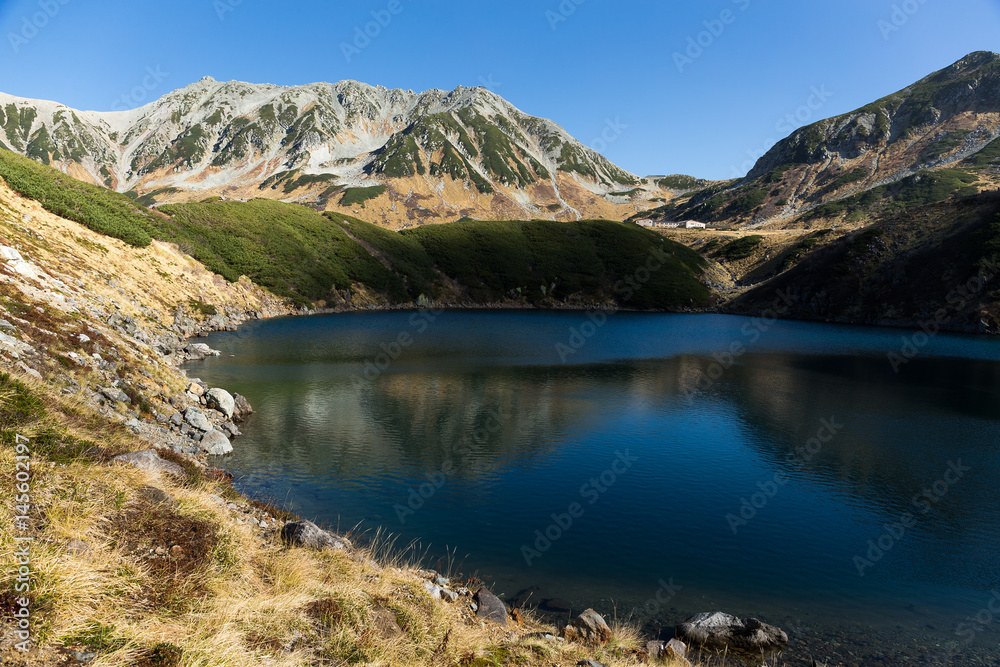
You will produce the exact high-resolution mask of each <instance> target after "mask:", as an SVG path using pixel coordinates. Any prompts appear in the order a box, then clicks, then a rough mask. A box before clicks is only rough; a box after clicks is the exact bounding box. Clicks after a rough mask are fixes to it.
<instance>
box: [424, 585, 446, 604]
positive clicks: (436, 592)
mask: <svg viewBox="0 0 1000 667" xmlns="http://www.w3.org/2000/svg"><path fill="white" fill-rule="evenodd" d="M424 590H425V591H427V592H428V593H430V595H431V597H432V598H434V599H435V600H440V599H441V590H442V589H441V587H440V586H436V585H434V584H432V583H431V582H429V581H425V582H424Z"/></svg>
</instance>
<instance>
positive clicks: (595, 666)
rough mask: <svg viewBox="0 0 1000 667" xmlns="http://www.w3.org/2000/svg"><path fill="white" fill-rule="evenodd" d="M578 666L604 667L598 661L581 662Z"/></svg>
mask: <svg viewBox="0 0 1000 667" xmlns="http://www.w3.org/2000/svg"><path fill="white" fill-rule="evenodd" d="M576 664H577V665H578V667H604V665H602V664H601V663H599V662H597V661H596V660H581V661H580V662H578V663H576Z"/></svg>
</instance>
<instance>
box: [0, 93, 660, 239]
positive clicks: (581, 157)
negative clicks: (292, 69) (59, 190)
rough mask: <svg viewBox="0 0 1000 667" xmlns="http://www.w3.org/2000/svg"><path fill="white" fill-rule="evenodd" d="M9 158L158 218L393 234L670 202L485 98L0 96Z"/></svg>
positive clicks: (538, 121)
mask: <svg viewBox="0 0 1000 667" xmlns="http://www.w3.org/2000/svg"><path fill="white" fill-rule="evenodd" d="M0 130H2V132H0V147H5V148H9V149H11V150H13V151H15V152H17V153H20V154H21V155H25V156H27V157H30V158H32V159H34V160H37V161H40V162H43V163H45V164H50V165H52V166H54V167H56V168H58V169H60V170H61V171H63V172H64V173H67V174H69V175H71V176H74V177H76V178H79V179H81V180H84V181H87V182H90V183H93V184H97V185H103V186H105V187H107V188H110V189H113V190H116V191H118V192H122V193H131V195H132V196H134V197H135V198H136V199H139V200H141V201H142V203H144V204H147V205H152V204H154V203H177V202H188V201H198V200H201V199H205V198H207V197H218V196H221V197H224V198H228V199H244V200H249V199H254V198H259V197H264V198H269V199H277V200H282V201H289V202H299V203H306V204H309V205H310V206H313V207H316V208H319V209H321V210H339V211H341V212H344V213H351V212H360V208H361V207H362V206H363V207H364V209H365V217H366V218H367V219H369V220H371V221H372V222H377V223H380V224H384V225H386V226H390V227H405V226H414V225H417V224H421V223H424V222H445V221H454V220H458V219H460V218H463V217H467V218H476V219H532V218H543V219H552V220H563V221H570V220H579V219H582V218H597V217H604V218H611V219H615V218H617V219H621V218H624V217H627V216H628V215H630V214H632V213H635V212H637V211H639V210H642V209H644V208H648V206H649V205H650V204H649V203H648V202H649V200H652V199H657V200H659V201H661V202H662V201H667V200H669V199H670V198H671V197H672V196H673V194H672V192H671V191H670V190H668V189H664V188H661V187H659V186H658V185H657V184H656V183H653V182H647V181H646V180H645V179H640V178H639V177H637V176H635V175H634V174H631V173H629V172H627V171H625V170H623V169H621V168H619V167H617V166H616V165H614V164H612V163H611V162H610V161H609V160H607V159H606V158H604V157H603V156H602V155H600V154H599V153H597V152H596V151H594V150H592V149H591V148H588V147H587V146H585V145H583V144H582V143H580V142H579V141H577V140H576V139H574V138H573V137H571V136H570V135H569V134H568V133H567V132H566V131H565V130H564V129H562V128H561V127H560V126H558V125H557V124H555V123H554V122H552V121H549V120H545V119H542V118H536V117H533V116H529V115H528V114H525V113H524V112H522V111H520V110H518V109H517V108H515V107H514V106H513V105H511V104H510V103H509V102H507V101H506V100H504V99H503V98H501V97H500V96H498V95H496V94H494V93H492V92H490V91H489V90H487V89H485V88H457V89H455V90H453V91H451V92H446V91H441V90H430V91H427V92H424V93H419V94H418V93H415V92H413V91H409V90H389V89H386V88H383V87H381V86H379V87H374V86H369V85H366V84H363V83H358V82H354V81H342V82H340V83H336V84H328V83H317V84H311V85H306V86H298V87H281V86H274V85H255V84H249V83H241V82H237V81H230V82H219V81H216V80H215V79H213V78H211V77H206V78H204V79H202V80H201V81H198V82H196V83H194V84H191V85H189V86H187V87H185V88H183V89H180V90H177V91H174V92H171V93H169V94H167V95H165V96H164V97H162V98H160V99H158V100H156V101H155V102H152V103H150V104H147V105H146V106H143V107H140V108H137V109H134V110H131V111H115V112H94V111H79V110H75V109H71V108H69V107H66V106H64V105H61V104H58V103H56V102H46V101H40V100H28V99H23V98H17V97H12V96H10V95H4V94H0Z"/></svg>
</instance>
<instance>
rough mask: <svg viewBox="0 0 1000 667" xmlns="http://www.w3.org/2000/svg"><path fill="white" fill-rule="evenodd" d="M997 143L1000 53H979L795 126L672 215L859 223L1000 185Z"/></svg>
mask: <svg viewBox="0 0 1000 667" xmlns="http://www.w3.org/2000/svg"><path fill="white" fill-rule="evenodd" d="M998 139H1000V55H998V54H996V53H989V52H978V53H973V54H970V55H969V56H966V57H965V58H963V59H961V60H959V61H958V62H956V63H955V64H953V65H951V66H950V67H947V68H945V69H943V70H941V71H939V72H935V73H934V74H931V75H930V76H928V77H926V78H924V79H921V80H920V81H918V82H916V83H915V84H913V85H911V86H909V87H907V88H905V89H903V90H901V91H899V92H897V93H894V94H892V95H889V96H888V97H885V98H883V99H881V100H878V101H876V102H873V103H872V104H869V105H867V106H865V107H863V108H861V109H858V110H856V111H853V112H851V113H848V114H844V115H842V116H837V117H835V118H830V119H827V120H823V121H820V122H818V123H814V124H812V125H809V126H807V127H804V128H801V129H799V130H797V131H795V132H794V133H793V134H792V135H791V136H789V137H788V138H787V139H784V140H783V141H780V142H779V143H778V144H776V145H775V146H774V147H773V148H772V149H771V150H770V151H768V152H767V154H766V155H764V156H763V157H762V158H761V159H760V160H759V161H758V162H757V164H756V165H755V166H754V168H753V170H752V171H751V172H750V173H749V174H748V175H747V176H746V178H744V179H741V180H738V181H731V182H728V183H725V184H719V185H715V186H712V187H710V188H707V189H704V190H703V191H701V192H700V193H698V194H696V195H694V196H693V197H691V198H690V200H689V201H688V202H685V203H683V204H681V205H680V206H678V207H677V208H676V209H673V210H670V211H664V212H666V213H668V214H669V215H672V216H674V218H675V219H687V218H694V219H698V220H702V221H712V222H718V223H720V224H724V225H733V226H743V227H760V226H765V225H770V226H785V227H797V226H807V227H808V226H829V224H830V223H834V224H836V223H847V224H855V225H857V224H859V223H862V222H863V218H864V217H865V216H866V215H867V214H869V213H871V212H873V211H876V212H877V211H880V210H883V209H884V208H885V207H886V206H894V207H896V208H901V207H907V206H914V205H922V204H928V203H932V202H934V201H941V200H944V199H946V198H948V197H949V196H952V195H954V194H963V195H965V194H972V193H975V192H978V191H981V190H986V189H995V188H996V187H997V184H998V182H1000V178H998V170H997V165H998V164H1000V141H998ZM852 214H853V217H852Z"/></svg>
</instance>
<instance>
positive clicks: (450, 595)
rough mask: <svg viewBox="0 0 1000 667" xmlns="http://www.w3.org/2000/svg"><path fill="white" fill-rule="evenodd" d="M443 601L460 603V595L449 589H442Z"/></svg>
mask: <svg viewBox="0 0 1000 667" xmlns="http://www.w3.org/2000/svg"><path fill="white" fill-rule="evenodd" d="M441 599H442V600H445V601H446V602H458V593H456V592H455V591H452V590H449V589H447V588H442V589H441Z"/></svg>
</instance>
